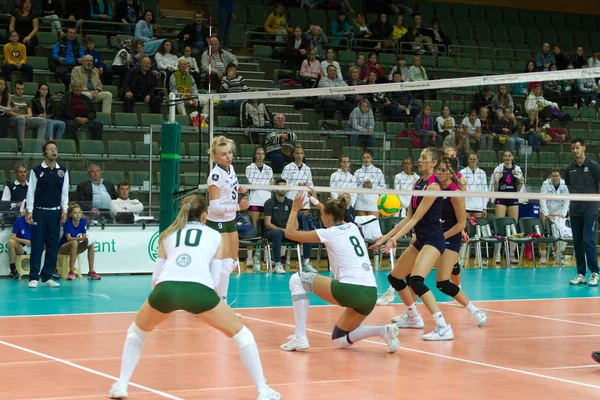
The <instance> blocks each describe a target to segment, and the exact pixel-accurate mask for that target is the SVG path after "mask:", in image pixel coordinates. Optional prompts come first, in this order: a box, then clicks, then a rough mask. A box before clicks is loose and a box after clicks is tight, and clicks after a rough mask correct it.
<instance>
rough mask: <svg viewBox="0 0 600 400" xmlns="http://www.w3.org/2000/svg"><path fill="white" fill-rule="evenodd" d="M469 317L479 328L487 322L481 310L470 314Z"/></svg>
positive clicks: (485, 315)
mask: <svg viewBox="0 0 600 400" xmlns="http://www.w3.org/2000/svg"><path fill="white" fill-rule="evenodd" d="M471 317H473V318H474V319H475V321H477V326H478V327H480V328H481V327H482V326H483V324H485V322H486V321H487V314H486V313H485V312H483V311H481V310H477V311H475V312H474V313H473V314H471Z"/></svg>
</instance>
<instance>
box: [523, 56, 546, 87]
mask: <svg viewBox="0 0 600 400" xmlns="http://www.w3.org/2000/svg"><path fill="white" fill-rule="evenodd" d="M536 71H537V70H536V69H535V64H534V63H533V61H528V62H527V65H526V66H525V73H533V72H536ZM527 85H528V86H529V91H531V90H533V87H534V86H535V85H540V86H541V85H542V82H541V81H529V82H528V83H527Z"/></svg>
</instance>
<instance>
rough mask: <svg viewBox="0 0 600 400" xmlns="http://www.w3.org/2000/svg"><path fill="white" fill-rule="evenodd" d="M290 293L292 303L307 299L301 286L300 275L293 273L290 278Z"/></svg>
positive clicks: (305, 292)
mask: <svg viewBox="0 0 600 400" xmlns="http://www.w3.org/2000/svg"><path fill="white" fill-rule="evenodd" d="M290 292H291V293H292V300H293V301H296V300H303V299H308V291H307V290H306V289H305V288H304V286H303V285H302V278H300V273H295V274H293V275H292V276H291V278H290Z"/></svg>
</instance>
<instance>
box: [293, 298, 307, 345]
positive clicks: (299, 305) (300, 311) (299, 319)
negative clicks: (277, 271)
mask: <svg viewBox="0 0 600 400" xmlns="http://www.w3.org/2000/svg"><path fill="white" fill-rule="evenodd" d="M292 304H293V305H294V324H295V325H296V332H295V333H296V337H306V319H307V317H308V305H309V302H308V294H301V295H293V296H292Z"/></svg>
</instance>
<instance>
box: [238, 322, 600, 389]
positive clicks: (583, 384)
mask: <svg viewBox="0 0 600 400" xmlns="http://www.w3.org/2000/svg"><path fill="white" fill-rule="evenodd" d="M244 318H245V319H248V320H252V321H257V322H264V323H267V324H271V325H275V326H282V327H286V328H295V326H294V325H291V324H284V323H282V322H275V321H269V320H266V319H260V318H254V317H244ZM306 330H307V331H308V332H313V333H320V334H322V335H327V336H330V335H331V332H325V331H321V330H318V329H311V328H306ZM361 341H362V342H366V343H371V344H376V345H379V346H386V344H385V343H382V342H376V341H373V340H361ZM332 350H335V349H334V348H333V347H332ZM399 350H404V351H408V352H412V353H418V354H424V355H428V356H433V357H438V358H443V359H446V360H451V361H457V362H463V363H466V364H472V365H477V366H480V367H486V368H491V369H498V370H501V371H505V372H512V373H518V374H523V375H528V376H533V377H536V378H541V379H548V380H552V381H557V382H561V383H568V384H572V385H576V386H583V387H587V388H591V389H597V390H598V389H600V386H596V385H592V384H589V383H584V382H577V381H572V380H569V379H563V378H558V377H554V376H548V375H543V374H538V373H535V372H530V371H525V370H521V369H516V368H510V367H503V366H501V365H495V364H488V363H483V362H480V361H473V360H468V359H465V358H459V357H453V356H447V355H444V354H437V353H432V352H429V351H425V350H418V349H412V348H410V347H404V346H400V348H399Z"/></svg>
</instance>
